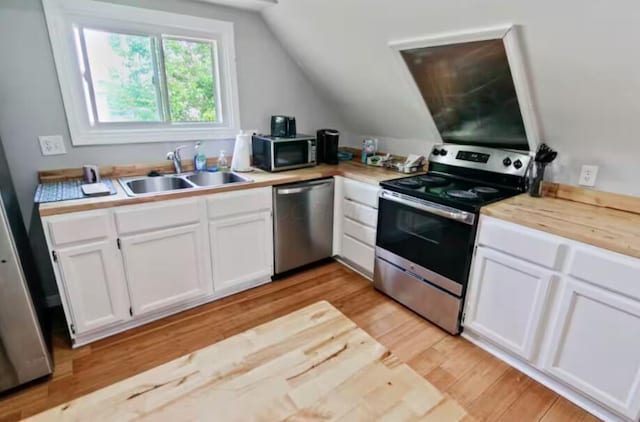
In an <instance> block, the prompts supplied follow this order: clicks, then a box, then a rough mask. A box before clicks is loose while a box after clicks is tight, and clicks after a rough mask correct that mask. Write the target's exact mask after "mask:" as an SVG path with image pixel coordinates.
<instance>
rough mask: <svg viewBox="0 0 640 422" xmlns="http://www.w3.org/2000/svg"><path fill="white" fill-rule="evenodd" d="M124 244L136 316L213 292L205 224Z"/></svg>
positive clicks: (155, 233) (125, 239)
mask: <svg viewBox="0 0 640 422" xmlns="http://www.w3.org/2000/svg"><path fill="white" fill-rule="evenodd" d="M205 230H206V228H205ZM121 244H122V257H123V259H124V268H125V274H126V278H127V284H128V285H129V292H130V294H131V305H132V307H133V314H134V315H136V316H138V315H144V314H147V313H150V312H154V311H158V310H161V309H165V308H168V307H171V306H175V305H177V304H180V303H183V302H188V301H190V300H193V299H197V298H199V297H205V296H208V295H210V294H211V293H212V292H213V286H212V284H211V278H210V276H209V272H208V268H207V267H208V260H207V253H206V251H208V248H207V245H206V232H204V231H203V227H202V225H201V224H191V225H188V226H183V227H174V228H167V229H164V230H154V231H152V232H149V233H142V234H135V235H128V236H123V237H122V238H121Z"/></svg>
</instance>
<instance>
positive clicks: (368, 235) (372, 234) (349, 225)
mask: <svg viewBox="0 0 640 422" xmlns="http://www.w3.org/2000/svg"><path fill="white" fill-rule="evenodd" d="M343 230H344V233H345V234H348V235H349V236H351V237H353V238H355V239H358V240H360V241H362V242H363V243H366V244H367V245H369V246H375V244H376V230H375V229H373V228H371V227H367V226H365V225H364V224H360V223H358V222H357V221H354V220H351V219H350V218H345V219H344V223H343Z"/></svg>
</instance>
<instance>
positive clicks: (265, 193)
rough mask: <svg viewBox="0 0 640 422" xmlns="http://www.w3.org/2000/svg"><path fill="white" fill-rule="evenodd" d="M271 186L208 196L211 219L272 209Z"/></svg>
mask: <svg viewBox="0 0 640 422" xmlns="http://www.w3.org/2000/svg"><path fill="white" fill-rule="evenodd" d="M271 204H272V195H271V188H270V187H266V188H258V189H247V190H240V191H235V192H224V193H218V194H216V195H212V196H209V197H207V209H208V215H209V219H215V218H220V217H227V216H232V215H237V214H243V213H247V212H256V211H271V209H272V205H271Z"/></svg>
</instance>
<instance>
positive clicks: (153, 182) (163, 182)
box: [125, 177, 193, 195]
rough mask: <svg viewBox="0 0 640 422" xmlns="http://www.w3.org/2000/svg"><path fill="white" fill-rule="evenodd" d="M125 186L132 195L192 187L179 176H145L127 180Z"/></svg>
mask: <svg viewBox="0 0 640 422" xmlns="http://www.w3.org/2000/svg"><path fill="white" fill-rule="evenodd" d="M125 186H126V187H128V188H129V190H130V191H131V193H132V194H134V195H141V194H145V193H156V192H166V191H170V190H178V189H189V188H192V187H193V185H191V184H190V183H189V182H187V181H186V180H184V179H183V178H180V177H145V178H144V179H136V180H129V181H128V182H126V183H125ZM127 193H128V192H127Z"/></svg>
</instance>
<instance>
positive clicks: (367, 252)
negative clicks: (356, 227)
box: [342, 234, 375, 274]
mask: <svg viewBox="0 0 640 422" xmlns="http://www.w3.org/2000/svg"><path fill="white" fill-rule="evenodd" d="M342 257H343V258H344V259H346V260H347V261H350V262H351V263H353V264H355V265H357V266H358V267H360V268H361V269H362V270H364V271H366V272H368V273H369V274H373V260H374V257H375V253H374V249H373V248H372V247H371V246H367V245H365V244H364V243H362V242H360V241H359V240H356V239H354V238H352V237H351V236H349V235H346V234H345V235H343V236H342Z"/></svg>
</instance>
